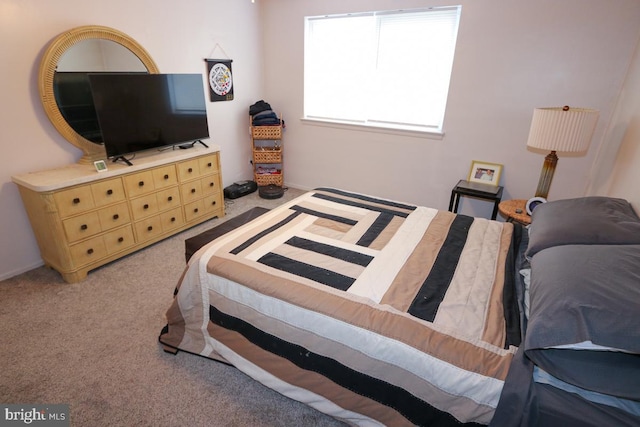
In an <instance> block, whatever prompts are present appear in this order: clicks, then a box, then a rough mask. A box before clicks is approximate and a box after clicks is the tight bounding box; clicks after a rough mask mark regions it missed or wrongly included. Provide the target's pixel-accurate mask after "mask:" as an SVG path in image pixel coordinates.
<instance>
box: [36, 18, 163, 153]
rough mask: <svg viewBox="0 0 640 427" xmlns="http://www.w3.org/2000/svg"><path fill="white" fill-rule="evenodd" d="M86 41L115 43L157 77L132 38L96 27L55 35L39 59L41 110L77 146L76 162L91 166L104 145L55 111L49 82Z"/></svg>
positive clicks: (147, 54) (51, 86)
mask: <svg viewBox="0 0 640 427" xmlns="http://www.w3.org/2000/svg"><path fill="white" fill-rule="evenodd" d="M88 39H103V40H111V41H113V42H116V43H118V44H120V45H122V46H124V47H125V48H127V49H128V50H129V51H131V52H132V53H133V54H134V55H135V56H137V57H138V59H139V60H140V62H142V64H144V66H145V67H146V68H147V70H148V72H149V73H151V74H157V73H158V72H159V71H158V67H157V66H156V64H155V62H154V61H153V59H152V58H151V56H150V55H149V53H148V52H147V51H146V50H145V49H144V48H143V47H142V46H141V45H140V44H138V42H136V41H135V40H134V39H132V38H131V37H129V36H128V35H126V34H124V33H123V32H121V31H118V30H115V29H113V28H109V27H103V26H99V25H87V26H82V27H77V28H74V29H72V30H70V31H67V32H65V33H62V34H60V35H59V36H57V37H56V38H55V39H54V40H53V41H52V42H51V43H50V44H49V46H48V47H47V50H46V51H45V52H44V55H43V57H42V60H41V61H40V71H39V76H38V89H39V91H40V99H41V101H42V106H43V107H44V111H45V112H46V114H47V117H49V120H51V123H52V124H53V126H54V127H55V128H56V129H57V130H58V132H60V134H61V135H62V136H63V137H64V138H65V139H66V140H67V141H69V142H70V143H71V144H73V145H74V146H76V147H78V148H79V149H80V150H82V152H83V153H84V155H83V156H82V157H81V158H80V160H79V161H78V163H81V164H93V162H94V161H96V160H102V159H105V158H106V157H107V154H106V151H105V148H104V145H101V144H96V143H94V142H91V141H89V140H88V139H86V138H84V137H83V136H81V135H80V134H79V133H77V132H76V131H75V130H74V129H73V128H72V127H71V126H70V125H69V124H68V123H67V121H66V120H65V118H64V117H63V116H62V113H61V112H60V109H59V108H58V104H57V102H56V99H55V95H54V89H53V79H54V75H55V72H56V69H57V67H58V62H59V61H60V58H61V57H62V56H63V55H64V54H65V52H67V50H68V49H69V48H71V47H72V46H73V45H75V44H76V43H79V42H81V41H83V40H88Z"/></svg>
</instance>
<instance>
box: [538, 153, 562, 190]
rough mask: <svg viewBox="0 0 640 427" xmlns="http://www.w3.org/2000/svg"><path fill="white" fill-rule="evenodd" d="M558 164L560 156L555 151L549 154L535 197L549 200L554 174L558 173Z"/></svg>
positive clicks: (543, 166) (545, 160) (543, 165)
mask: <svg viewBox="0 0 640 427" xmlns="http://www.w3.org/2000/svg"><path fill="white" fill-rule="evenodd" d="M557 164H558V156H557V155H556V152H555V151H552V152H551V153H549V154H547V156H546V157H545V158H544V163H543V164H542V171H541V172H540V179H539V180H538V188H537V189H536V196H535V197H543V198H545V199H546V198H547V196H548V195H549V188H550V187H551V180H552V179H553V174H554V173H555V171H556V165H557Z"/></svg>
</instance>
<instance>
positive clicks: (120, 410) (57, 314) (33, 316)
mask: <svg viewBox="0 0 640 427" xmlns="http://www.w3.org/2000/svg"><path fill="white" fill-rule="evenodd" d="M299 194H302V191H300V190H295V189H289V190H288V191H287V192H286V193H285V196H284V197H283V198H281V199H276V200H265V199H261V198H259V197H258V195H257V193H254V194H251V195H249V196H245V197H242V198H240V199H236V200H234V201H231V203H228V204H227V208H226V212H227V216H226V217H225V218H223V219H214V220H211V221H208V222H206V223H204V224H201V225H199V226H197V227H194V228H192V229H190V230H187V231H185V232H182V233H180V234H178V235H177V236H174V237H171V238H169V239H167V240H164V241H162V242H160V243H157V244H155V245H153V246H151V247H149V248H146V249H143V250H141V251H139V252H137V253H134V254H132V255H129V256H127V257H125V258H123V259H121V260H119V261H116V262H113V263H111V264H109V265H106V266H104V267H102V268H99V269H97V270H94V271H92V272H90V273H89V276H88V277H87V279H86V280H84V281H82V282H81V283H78V284H67V283H65V282H64V281H63V280H62V279H61V277H60V275H59V274H58V273H56V272H55V271H53V270H50V269H48V268H45V267H41V268H37V269H34V270H32V271H29V272H27V273H24V274H21V275H19V276H16V277H13V278H11V279H8V280H5V281H3V282H0V325H1V327H2V334H1V335H0V337H1V339H2V343H1V344H0V363H1V365H0V369H1V374H0V403H25V404H56V403H64V404H69V405H70V414H71V417H70V418H71V425H72V426H338V425H342V424H341V423H339V422H338V421H336V420H334V419H332V418H330V417H327V416H325V415H324V414H321V413H319V412H317V411H315V410H313V409H311V408H309V407H307V406H306V405H303V404H300V403H298V402H295V401H292V400H290V399H288V398H286V397H284V396H282V395H280V394H278V393H276V392H274V391H271V390H269V389H267V388H266V387H264V386H262V385H261V384H259V383H258V382H256V381H254V380H252V379H250V378H249V377H247V376H245V375H244V374H242V373H240V372H239V371H237V370H236V369H234V368H232V367H229V366H226V365H223V364H220V363H216V362H213V361H211V360H208V359H205V358H203V357H200V356H196V355H193V354H188V353H184V352H180V353H178V354H177V355H175V356H174V355H170V354H168V353H165V352H163V351H162V348H161V346H160V345H159V344H158V341H157V338H158V335H159V333H160V330H161V329H162V327H163V326H164V325H165V323H166V322H165V318H164V313H165V311H166V310H167V308H168V307H169V305H170V303H171V299H172V295H173V290H174V288H175V286H176V282H177V280H178V278H179V277H180V274H181V273H182V271H183V268H184V265H185V261H184V241H185V239H187V238H189V237H192V236H195V235H197V234H199V233H201V232H203V231H205V230H208V229H209V228H212V227H214V226H216V225H217V224H220V223H221V222H222V221H225V220H227V219H229V218H232V217H233V216H235V215H237V214H240V213H242V212H245V211H246V210H248V209H250V208H252V207H254V206H263V207H266V208H273V207H275V206H277V205H278V204H280V203H282V202H284V201H286V200H289V199H291V198H293V197H295V196H297V195H299ZM5 244H6V242H5Z"/></svg>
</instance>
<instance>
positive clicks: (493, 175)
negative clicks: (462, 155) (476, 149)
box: [467, 160, 502, 185]
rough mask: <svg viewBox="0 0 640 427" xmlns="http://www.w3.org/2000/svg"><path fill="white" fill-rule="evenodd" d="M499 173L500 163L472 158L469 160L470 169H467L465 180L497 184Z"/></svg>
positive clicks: (500, 169) (500, 170) (500, 171)
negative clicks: (472, 159) (467, 174)
mask: <svg viewBox="0 0 640 427" xmlns="http://www.w3.org/2000/svg"><path fill="white" fill-rule="evenodd" d="M501 173H502V165H501V164H498V163H487V162H481V161H479V160H474V161H472V162H471V169H470V170H469V177H468V178H467V181H469V182H477V183H479V184H489V185H498V183H499V182H500V174H501Z"/></svg>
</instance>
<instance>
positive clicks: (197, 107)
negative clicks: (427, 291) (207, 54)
mask: <svg viewBox="0 0 640 427" xmlns="http://www.w3.org/2000/svg"><path fill="white" fill-rule="evenodd" d="M89 82H90V84H91V93H92V95H93V103H94V106H95V110H96V115H97V117H98V122H99V124H100V131H101V133H102V141H103V143H104V146H105V149H106V152H107V156H108V157H109V158H111V159H114V160H118V159H122V160H125V161H127V159H125V157H124V156H126V155H128V154H133V153H136V152H139V151H145V150H150V149H158V148H165V147H169V146H175V145H182V146H184V147H186V146H188V145H185V144H189V143H191V145H193V144H194V143H195V142H196V141H200V142H202V141H201V140H202V139H204V138H208V137H209V125H208V121H207V111H206V105H205V99H204V85H203V83H202V75H200V74H136V73H134V74H108V73H105V74H89ZM203 144H204V143H203Z"/></svg>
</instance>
